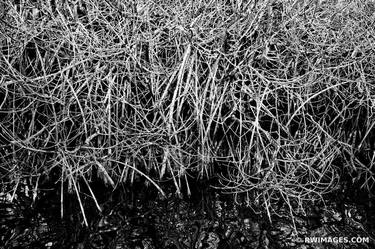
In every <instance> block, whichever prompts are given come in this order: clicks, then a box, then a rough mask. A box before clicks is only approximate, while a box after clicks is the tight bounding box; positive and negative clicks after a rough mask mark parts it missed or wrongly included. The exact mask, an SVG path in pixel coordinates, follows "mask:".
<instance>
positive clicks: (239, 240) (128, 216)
mask: <svg viewBox="0 0 375 249" xmlns="http://www.w3.org/2000/svg"><path fill="white" fill-rule="evenodd" d="M82 186H84V185H82ZM91 186H92V190H93V192H94V193H95V197H96V200H97V202H98V205H99V206H100V209H101V211H99V210H98V208H97V206H96V204H95V202H94V200H93V198H92V196H91V195H90V192H89V191H88V189H84V188H81V193H80V198H81V200H82V202H83V207H84V212H85V216H86V219H87V222H88V226H85V222H84V219H83V215H82V210H81V209H80V204H79V202H78V200H77V196H76V195H75V193H71V194H68V193H64V203H63V213H64V216H63V217H62V218H61V195H60V192H59V188H58V186H57V185H56V186H53V185H45V186H41V189H43V188H44V191H42V192H41V194H40V195H39V196H38V198H37V201H36V202H32V200H31V198H30V197H26V196H23V195H22V193H20V194H19V195H18V198H17V200H16V201H15V202H14V203H12V204H10V203H6V202H5V201H3V203H2V208H1V213H2V218H1V234H2V235H1V241H2V242H3V244H4V245H5V248H141V249H143V248H148V249H151V248H177V249H193V248H197V249H203V248H209V249H223V248H270V249H271V248H315V247H314V246H313V247H311V245H305V246H306V247H303V246H304V244H303V243H302V242H301V239H303V237H304V236H305V237H306V236H308V235H311V234H318V235H319V233H322V234H324V233H328V234H330V233H333V234H339V235H340V236H343V235H345V236H354V235H357V234H361V235H363V236H368V237H372V236H373V234H374V230H375V227H374V224H375V214H374V208H373V205H374V200H370V199H368V194H366V193H365V192H361V191H354V188H349V189H350V190H348V189H347V190H345V191H341V192H337V193H335V194H334V195H329V196H327V201H326V203H325V205H324V204H323V203H315V206H313V208H309V207H308V208H306V210H307V213H306V217H296V219H297V222H296V226H297V229H298V230H300V231H305V232H301V233H300V235H298V236H299V237H298V238H299V239H300V240H298V238H297V239H296V238H293V237H292V236H293V235H292V228H291V227H292V226H291V224H293V223H292V222H291V220H289V219H288V217H287V216H288V209H287V207H286V206H285V205H280V207H279V211H280V212H278V213H279V214H284V215H279V216H273V220H272V223H270V222H269V220H268V217H267V214H266V212H265V211H263V212H258V211H261V209H258V210H257V209H256V208H255V209H254V208H250V207H248V206H247V205H246V204H245V203H243V202H242V203H241V201H239V203H236V202H235V201H234V199H233V196H230V195H225V194H222V193H221V192H219V191H218V190H215V189H213V188H210V184H209V183H207V182H193V183H192V184H190V188H191V192H192V196H187V195H186V191H183V192H184V195H183V196H178V195H177V194H176V191H175V188H174V186H173V184H171V183H165V184H164V190H165V192H166V196H161V195H160V193H158V192H157V190H156V189H155V188H153V187H149V186H146V185H145V184H143V183H140V182H139V183H135V184H134V185H133V186H128V187H125V186H119V187H118V188H117V189H116V190H114V191H113V190H112V189H111V188H109V187H107V186H105V185H103V184H101V183H96V184H91ZM240 199H241V198H239V200H240ZM310 207H312V206H310ZM348 216H350V217H348ZM357 216H358V217H359V218H358V217H357ZM337 217H338V218H337ZM349 221H353V222H357V223H354V224H352V223H349ZM358 226H359V227H358ZM360 226H362V227H360ZM331 228H332V229H331ZM363 228H364V229H365V230H366V231H367V232H368V233H367V234H366V233H363V231H362V230H363ZM324 229H325V230H324ZM371 243H373V242H371ZM309 246H310V247H309ZM340 246H343V247H329V246H328V247H327V248H366V247H356V246H357V245H350V246H351V247H344V246H345V245H340ZM360 246H367V244H361V245H360ZM369 246H372V245H371V244H370V245H369ZM316 248H318V247H316ZM367 248H371V247H367Z"/></svg>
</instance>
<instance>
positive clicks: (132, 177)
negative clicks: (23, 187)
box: [0, 0, 375, 215]
mask: <svg viewBox="0 0 375 249" xmlns="http://www.w3.org/2000/svg"><path fill="white" fill-rule="evenodd" d="M56 2H57V1H56ZM253 2H254V1H239V0H238V1H237V0H236V1H226V0H210V1H208V0H180V1H167V0H161V1H146V0H134V1H101V0H87V1H86V0H84V1H76V3H75V4H74V3H69V4H68V3H65V4H63V5H61V6H60V5H55V4H54V2H51V3H48V4H47V2H43V1H42V3H41V2H38V3H36V2H35V3H34V1H25V2H24V3H22V4H15V3H14V1H10V0H8V1H3V2H2V5H3V8H2V9H3V10H4V11H3V13H2V18H1V20H0V23H1V24H0V27H1V32H0V33H1V35H0V36H1V40H0V42H1V43H0V45H1V53H0V54H1V57H0V70H1V75H2V76H1V81H0V96H1V97H0V146H1V147H0V153H1V159H0V172H1V181H2V186H3V191H9V193H10V194H11V195H12V194H14V193H16V192H17V191H18V188H19V186H20V184H19V183H22V182H24V181H28V184H29V185H31V186H32V188H30V191H31V192H32V193H33V194H34V198H37V196H38V193H39V190H38V185H39V184H41V181H54V182H56V183H58V184H61V189H62V192H61V193H63V192H65V191H73V192H74V193H76V195H77V198H78V200H79V202H80V203H81V201H80V200H81V199H80V198H81V197H80V195H81V194H80V189H81V188H82V187H85V188H88V189H89V190H90V191H89V193H90V195H91V196H92V199H93V200H94V201H96V198H95V194H96V193H95V192H94V191H91V188H90V184H91V182H92V181H96V180H98V179H101V180H103V181H104V182H105V183H107V184H109V185H112V187H114V188H115V187H117V186H118V185H119V184H122V183H132V182H134V181H145V182H148V183H151V185H153V186H154V187H156V188H157V189H158V190H159V191H160V192H161V193H164V192H163V182H164V181H171V182H173V183H174V186H175V189H176V192H177V193H178V194H180V195H183V194H189V193H190V187H191V186H190V184H191V181H190V178H195V179H197V178H199V179H214V180H215V179H216V180H215V181H214V182H215V183H216V186H217V187H220V188H221V189H222V190H223V191H224V192H231V193H236V194H240V193H244V194H245V195H246V198H247V201H248V203H249V204H250V205H255V206H258V207H262V208H263V210H265V212H266V213H268V214H269V215H270V214H271V213H273V212H274V210H273V208H274V206H275V204H276V203H278V202H279V201H280V200H282V201H284V202H286V203H288V205H289V207H290V208H291V215H293V212H292V207H293V208H295V207H300V208H303V207H304V205H305V204H306V203H308V202H309V201H311V200H315V199H319V198H322V197H324V194H325V193H329V192H331V191H333V190H335V189H339V188H341V187H342V186H343V184H345V183H346V182H347V181H349V180H350V181H353V182H356V183H358V184H359V186H360V187H361V188H363V189H366V190H367V191H369V192H370V191H371V189H372V190H373V184H374V180H375V178H374V169H373V165H374V160H375V154H374V149H375V148H374V147H375V144H374V141H375V140H374V139H375V132H374V124H375V117H374V111H375V109H374V108H375V86H374V80H375V74H374V72H375V71H374V67H375V52H374V51H375V50H374V46H375V37H374V35H375V30H374V27H375V25H374V24H375V23H374V21H375V15H374V11H375V4H374V3H372V2H371V1H367V2H366V3H363V1H349V2H345V3H343V2H342V1H340V2H337V1H271V0H269V1H257V3H256V4H254V3H253ZM219 183H220V184H219ZM61 196H63V195H61ZM62 202H63V200H62ZM81 208H82V212H84V206H83V205H82V207H81ZM98 208H99V209H100V207H99V205H98Z"/></svg>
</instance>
